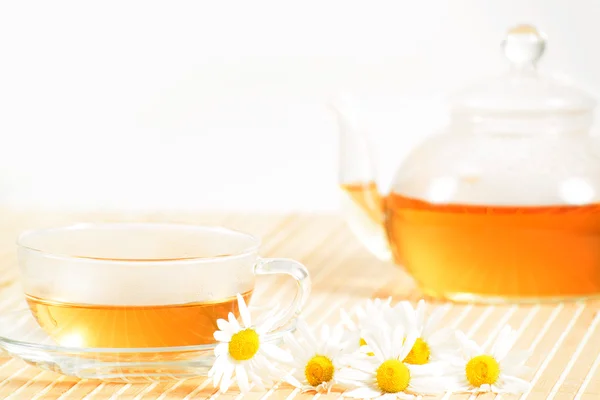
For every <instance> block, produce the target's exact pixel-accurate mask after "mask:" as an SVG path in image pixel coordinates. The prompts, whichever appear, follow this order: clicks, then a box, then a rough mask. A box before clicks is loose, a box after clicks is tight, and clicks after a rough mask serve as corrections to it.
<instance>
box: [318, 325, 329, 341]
mask: <svg viewBox="0 0 600 400" xmlns="http://www.w3.org/2000/svg"><path fill="white" fill-rule="evenodd" d="M320 339H321V341H323V342H326V341H327V340H329V325H327V324H323V325H322V326H321V338H320Z"/></svg>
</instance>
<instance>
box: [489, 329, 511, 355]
mask: <svg viewBox="0 0 600 400" xmlns="http://www.w3.org/2000/svg"><path fill="white" fill-rule="evenodd" d="M516 340H517V335H516V331H514V330H512V329H511V327H510V326H505V327H504V328H503V329H502V330H501V331H500V333H499V334H498V337H497V338H496V341H495V343H494V346H493V347H492V355H493V356H494V357H495V358H496V360H499V361H501V360H502V359H504V357H505V356H506V354H507V353H508V351H509V350H510V349H511V348H512V346H513V344H514V343H515V341H516Z"/></svg>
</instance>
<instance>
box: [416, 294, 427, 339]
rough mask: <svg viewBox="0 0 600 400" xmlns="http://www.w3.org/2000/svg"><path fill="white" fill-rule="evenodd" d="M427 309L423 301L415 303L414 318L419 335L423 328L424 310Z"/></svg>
mask: <svg viewBox="0 0 600 400" xmlns="http://www.w3.org/2000/svg"><path fill="white" fill-rule="evenodd" d="M426 309H427V304H426V303H425V300H423V299H421V300H419V302H418V303H417V310H416V312H415V314H416V315H415V317H416V319H417V329H418V330H419V333H421V332H422V331H423V328H424V327H425V310H426Z"/></svg>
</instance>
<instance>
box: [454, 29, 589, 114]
mask: <svg viewBox="0 0 600 400" xmlns="http://www.w3.org/2000/svg"><path fill="white" fill-rule="evenodd" d="M545 48H546V39H545V37H544V35H543V34H542V33H541V32H539V31H538V30H537V29H536V28H535V27H533V26H531V25H518V26H516V27H514V28H512V29H510V30H509V31H508V33H507V35H506V37H505V38H504V40H503V41H502V50H503V52H504V56H505V57H506V58H507V59H508V61H509V62H510V70H509V71H508V73H507V74H504V75H502V76H499V77H496V78H492V79H488V80H485V81H483V82H480V83H476V84H474V85H472V86H469V87H467V88H465V89H463V90H462V91H459V92H457V93H455V94H454V95H453V96H452V97H451V110H452V111H453V112H466V113H472V114H507V113H510V114H515V113H535V114H542V113H543V114H546V113H569V114H571V113H577V114H579V113H588V112H590V111H591V110H592V109H593V108H594V107H595V104H596V101H595V100H594V98H593V97H592V96H591V95H589V94H588V93H586V92H585V91H583V90H581V89H579V88H577V87H575V86H573V85H571V84H569V83H568V82H565V81H560V80H558V79H555V78H551V77H547V76H543V75H541V74H539V73H538V71H537V69H536V65H537V62H538V61H539V60H540V58H541V57H542V55H543V54H544V50H545Z"/></svg>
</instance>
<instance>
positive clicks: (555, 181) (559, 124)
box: [337, 26, 600, 302]
mask: <svg viewBox="0 0 600 400" xmlns="http://www.w3.org/2000/svg"><path fill="white" fill-rule="evenodd" d="M545 43H546V42H545V38H544V36H543V35H542V34H540V33H539V32H538V31H537V30H536V29H535V28H533V27H531V26H518V27H516V28H513V29H511V30H510V31H509V33H508V35H507V37H506V39H505V40H504V42H503V49H504V54H505V56H506V58H507V59H508V60H509V62H510V65H511V68H510V71H509V73H508V74H506V75H505V76H501V77H499V78H495V79H491V80H486V81H485V82H482V83H478V84H476V85H473V86H471V87H468V88H466V89H465V90H463V91H461V92H459V93H457V94H455V95H454V96H453V97H452V101H451V104H450V116H451V118H450V121H451V122H450V124H449V126H448V127H447V128H446V129H445V130H444V131H443V132H441V133H439V134H437V135H433V136H431V137H430V138H429V139H427V140H426V141H425V142H424V143H422V144H421V145H420V146H419V147H417V148H416V149H414V150H413V151H412V153H411V154H410V155H409V156H408V157H407V158H406V159H405V160H404V161H403V163H402V164H401V167H400V169H399V170H398V171H397V173H396V176H395V178H394V180H393V183H392V185H391V191H390V193H389V194H388V195H385V196H384V195H381V194H380V193H379V192H378V190H377V186H376V185H375V183H374V182H375V180H374V173H373V165H372V164H371V161H372V159H371V157H370V156H369V154H368V152H367V150H368V144H367V143H366V138H365V136H364V132H363V131H362V128H361V125H360V124H359V123H358V122H357V121H356V120H355V118H354V117H353V115H352V114H351V113H350V112H348V109H347V108H344V106H343V104H342V105H341V106H338V108H337V110H338V116H339V122H340V130H341V132H342V147H341V148H342V154H341V155H340V167H341V171H340V179H341V182H340V183H341V188H342V191H343V206H344V211H345V213H346V216H347V218H348V222H349V224H350V226H351V228H352V230H353V231H354V232H355V233H356V234H357V236H358V237H359V238H360V239H361V240H362V241H363V242H364V243H365V244H366V245H367V247H369V249H370V250H371V251H372V252H373V253H375V254H376V255H377V256H379V257H380V258H382V259H392V260H393V261H394V262H395V263H396V264H398V265H401V266H403V267H404V268H406V269H407V271H408V272H409V273H410V274H411V275H412V276H413V278H414V279H415V280H416V282H417V283H418V285H419V286H420V287H421V289H422V290H423V291H424V293H426V294H428V295H431V296H434V297H442V298H449V299H453V300H458V301H473V300H476V301H483V302H497V301H501V302H502V301H540V300H545V301H547V300H559V299H565V298H581V297H587V296H592V295H597V294H600V158H598V155H599V154H600V153H598V143H597V141H596V139H594V138H593V137H592V136H590V135H589V133H588V131H589V128H590V126H591V122H592V112H593V109H594V106H595V102H594V100H593V99H592V98H591V97H590V96H589V95H587V94H586V93H585V92H582V91H581V90H579V89H577V88H575V87H573V86H571V85H568V84H566V83H564V82H559V81H556V80H554V79H550V78H546V77H544V76H542V75H540V74H539V73H538V72H537V69H536V64H537V61H538V60H539V58H540V57H541V56H542V54H543V52H544V49H545Z"/></svg>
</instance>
